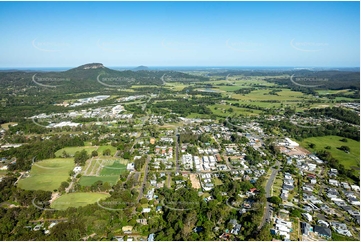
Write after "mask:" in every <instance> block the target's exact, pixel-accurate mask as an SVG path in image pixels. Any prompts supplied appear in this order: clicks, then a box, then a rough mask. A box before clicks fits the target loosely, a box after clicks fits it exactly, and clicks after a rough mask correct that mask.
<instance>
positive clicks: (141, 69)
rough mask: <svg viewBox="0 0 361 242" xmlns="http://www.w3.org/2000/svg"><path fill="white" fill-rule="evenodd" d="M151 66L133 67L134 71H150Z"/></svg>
mask: <svg viewBox="0 0 361 242" xmlns="http://www.w3.org/2000/svg"><path fill="white" fill-rule="evenodd" d="M148 70H149V68H148V67H147V66H138V67H136V68H134V69H133V71H148Z"/></svg>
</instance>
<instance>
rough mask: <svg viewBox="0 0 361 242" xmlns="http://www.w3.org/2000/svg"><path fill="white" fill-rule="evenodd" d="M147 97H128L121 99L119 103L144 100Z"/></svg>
mask: <svg viewBox="0 0 361 242" xmlns="http://www.w3.org/2000/svg"><path fill="white" fill-rule="evenodd" d="M144 97H146V96H145V95H135V96H128V97H121V98H119V99H118V100H117V101H118V102H128V101H134V100H137V99H142V98H144Z"/></svg>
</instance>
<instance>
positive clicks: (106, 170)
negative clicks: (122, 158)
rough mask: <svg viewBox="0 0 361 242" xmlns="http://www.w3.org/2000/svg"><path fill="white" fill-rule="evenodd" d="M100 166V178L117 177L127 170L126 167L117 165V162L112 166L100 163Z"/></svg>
mask: <svg viewBox="0 0 361 242" xmlns="http://www.w3.org/2000/svg"><path fill="white" fill-rule="evenodd" d="M102 166H103V169H102V171H101V172H100V175H101V176H111V175H117V176H119V175H120V174H121V173H123V172H124V171H126V170H127V166H126V165H124V164H121V163H119V162H118V161H114V162H113V163H112V164H106V163H102Z"/></svg>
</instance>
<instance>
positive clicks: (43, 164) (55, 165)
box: [18, 158, 75, 191]
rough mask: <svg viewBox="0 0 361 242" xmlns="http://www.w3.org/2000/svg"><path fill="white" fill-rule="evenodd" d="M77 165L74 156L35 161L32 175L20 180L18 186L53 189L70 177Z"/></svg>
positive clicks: (29, 188) (32, 188) (26, 188)
mask: <svg viewBox="0 0 361 242" xmlns="http://www.w3.org/2000/svg"><path fill="white" fill-rule="evenodd" d="M74 167H75V164H74V159H73V158H56V159H48V160H43V161H38V162H35V163H34V165H33V166H32V167H31V171H30V177H27V178H25V179H22V180H20V181H19V183H18V186H19V187H20V188H22V189H25V190H44V191H53V190H54V189H58V188H59V187H60V184H61V183H62V182H63V181H66V180H67V179H68V177H69V172H70V171H71V170H72V169H73V168H74Z"/></svg>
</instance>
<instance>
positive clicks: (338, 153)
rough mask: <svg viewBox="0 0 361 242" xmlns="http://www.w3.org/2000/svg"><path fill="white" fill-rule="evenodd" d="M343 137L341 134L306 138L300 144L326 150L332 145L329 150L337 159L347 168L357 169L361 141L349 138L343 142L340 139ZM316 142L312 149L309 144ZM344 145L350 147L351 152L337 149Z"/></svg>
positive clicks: (315, 149)
mask: <svg viewBox="0 0 361 242" xmlns="http://www.w3.org/2000/svg"><path fill="white" fill-rule="evenodd" d="M342 138H343V137H340V136H322V137H312V138H307V139H304V140H302V141H301V142H300V145H301V146H303V147H304V148H306V149H308V150H310V151H313V152H315V151H317V150H324V149H325V147H326V146H330V147H331V149H329V150H327V151H329V152H330V153H331V154H332V156H333V157H334V158H335V159H337V160H338V161H339V162H340V164H343V165H344V166H345V168H347V169H349V168H351V167H354V168H355V169H357V170H358V169H359V168H356V167H357V166H359V164H360V158H359V157H360V142H357V141H355V140H352V139H347V142H342V141H340V139H342ZM311 143H313V144H315V145H316V146H315V148H313V149H311V148H310V147H309V144H311ZM342 145H344V146H348V147H350V153H349V154H348V153H345V152H344V151H342V150H339V149H337V147H341V146H342Z"/></svg>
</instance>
